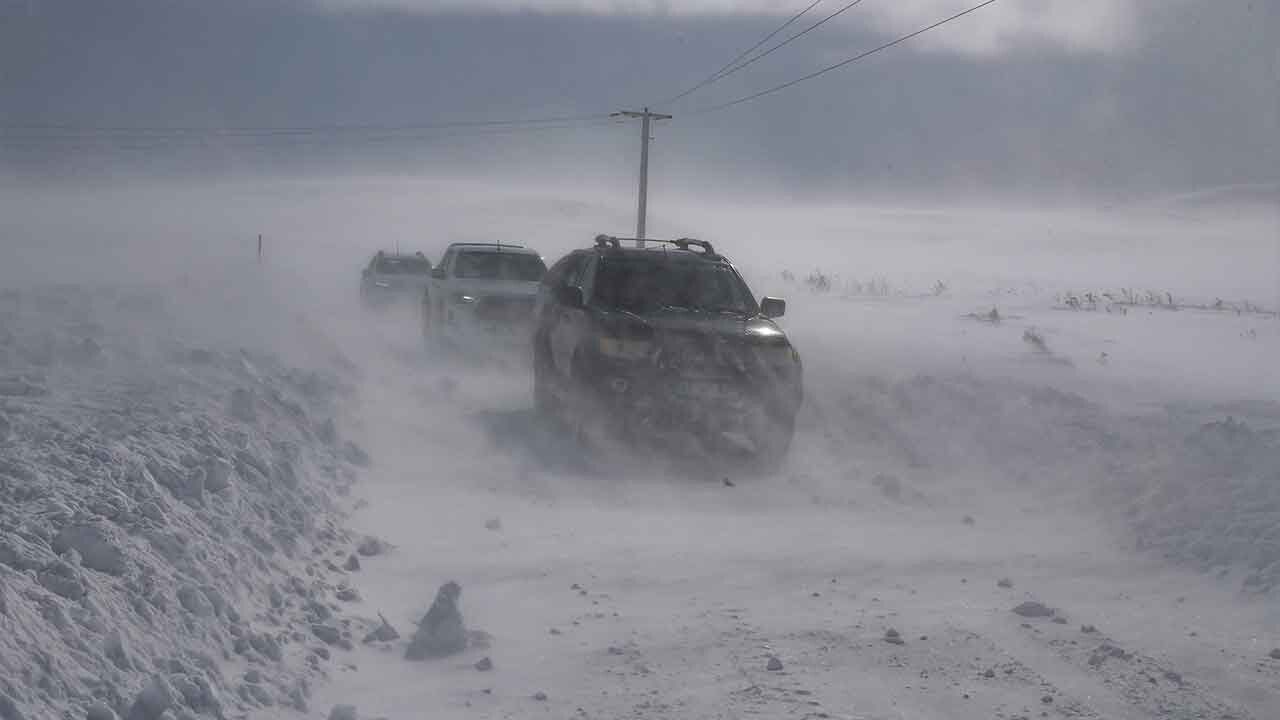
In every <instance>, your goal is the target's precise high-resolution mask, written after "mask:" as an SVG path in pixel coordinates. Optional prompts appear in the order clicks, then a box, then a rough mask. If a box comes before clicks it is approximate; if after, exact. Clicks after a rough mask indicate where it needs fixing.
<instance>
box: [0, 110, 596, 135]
mask: <svg viewBox="0 0 1280 720" xmlns="http://www.w3.org/2000/svg"><path fill="white" fill-rule="evenodd" d="M607 119H609V114H608V113H595V114H589V115H562V116H549V117H540V118H524V119H505V120H457V121H450V122H439V123H419V124H406V125H376V124H360V125H356V124H351V125H343V124H336V125H312V126H301V127H290V126H258V127H252V126H240V127H211V126H153V127H139V126H100V125H70V124H35V123H29V124H5V125H0V132H6V133H7V132H10V131H23V132H27V131H32V132H46V133H63V134H64V135H72V134H74V133H80V134H82V135H100V136H111V135H124V136H129V135H162V136H163V135H178V136H188V135H189V136H218V137H239V136H246V137H258V136H275V135H285V136H287V135H317V134H348V133H368V132H385V133H398V132H414V131H421V130H447V129H455V128H501V127H515V128H518V127H525V126H528V127H530V128H536V127H540V126H548V125H556V124H561V123H581V122H592V121H600V120H607ZM72 136H73V135H72ZM0 137H3V136H0Z"/></svg>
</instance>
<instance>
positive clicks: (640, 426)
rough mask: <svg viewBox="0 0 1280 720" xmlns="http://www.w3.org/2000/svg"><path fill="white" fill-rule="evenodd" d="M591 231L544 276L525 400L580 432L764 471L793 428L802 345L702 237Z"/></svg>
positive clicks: (771, 302)
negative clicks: (641, 237)
mask: <svg viewBox="0 0 1280 720" xmlns="http://www.w3.org/2000/svg"><path fill="white" fill-rule="evenodd" d="M622 242H623V241H622V240H620V239H619V238H614V237H610V236H605V235H601V236H599V237H597V238H596V244H595V246H594V247H591V248H589V249H583V250H575V251H574V252H572V253H570V254H569V255H567V256H565V257H564V258H563V259H561V260H560V261H558V262H557V263H556V264H555V265H554V266H553V267H552V268H551V270H550V271H549V272H548V273H547V276H546V278H545V279H544V280H543V282H542V284H541V286H540V288H539V294H538V303H537V306H536V308H535V311H534V312H535V315H536V318H537V325H536V327H535V330H534V339H533V346H534V347H533V350H534V353H533V354H534V399H535V404H536V405H537V407H538V409H539V410H540V411H541V412H544V413H548V414H550V415H553V416H556V417H558V418H560V419H563V420H566V421H568V422H569V423H570V424H571V425H572V426H575V427H577V428H578V429H579V432H580V434H584V435H587V436H588V437H590V436H591V434H592V433H593V431H601V430H603V432H602V433H598V434H599V436H602V437H605V436H613V437H621V438H623V439H627V440H642V441H656V443H657V445H658V446H660V447H663V448H678V447H681V446H684V445H686V442H685V441H687V440H688V439H691V438H692V439H694V440H695V441H696V443H697V444H698V446H700V448H701V449H703V450H706V451H709V452H711V453H713V454H715V455H725V454H732V455H745V456H747V457H749V458H751V459H752V460H753V461H754V462H758V463H760V464H762V465H764V466H766V467H775V466H777V465H778V464H779V463H781V461H782V460H783V459H784V457H785V455H786V453H787V450H788V449H789V447H790V443H791V438H792V436H793V434H794V431H795V417H796V414H797V412H798V411H799V408H800V404H801V398H802V390H801V364H800V355H799V353H797V352H796V350H795V348H794V347H792V345H791V343H790V341H789V340H788V339H787V336H786V333H784V332H783V331H782V330H781V329H780V328H779V327H778V325H777V323H776V322H775V321H774V319H775V318H777V317H780V316H781V315H782V314H783V313H784V312H785V310H786V303H785V302H784V301H783V300H780V299H777V298H769V297H766V298H762V299H761V301H760V302H758V303H757V302H756V300H755V298H754V297H753V296H752V294H751V291H750V290H749V289H748V287H747V285H746V283H745V282H744V281H743V279H742V277H741V276H740V275H739V274H738V271H737V270H736V269H735V268H734V266H733V264H732V263H730V262H729V260H728V259H726V258H725V257H724V256H722V255H719V254H718V253H716V252H715V250H714V248H712V246H711V243H708V242H704V241H701V240H691V239H681V240H673V241H653V240H650V241H647V242H649V243H652V246H651V247H647V248H640V247H623V245H622Z"/></svg>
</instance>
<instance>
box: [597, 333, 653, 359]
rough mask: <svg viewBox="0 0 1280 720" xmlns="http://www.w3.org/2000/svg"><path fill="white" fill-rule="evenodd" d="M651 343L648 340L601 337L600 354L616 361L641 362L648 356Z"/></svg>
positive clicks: (651, 346)
mask: <svg viewBox="0 0 1280 720" xmlns="http://www.w3.org/2000/svg"><path fill="white" fill-rule="evenodd" d="M652 348H653V343H651V342H649V341H648V340H642V339H633V338H620V337H608V336H602V337H601V338H600V344H599V350H600V354H601V355H604V356H605V357H609V358H614V359H616V360H632V361H634V360H643V359H644V358H645V357H647V356H648V355H649V351H650V350H651V349H652Z"/></svg>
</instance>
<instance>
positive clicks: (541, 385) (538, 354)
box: [533, 340, 559, 419]
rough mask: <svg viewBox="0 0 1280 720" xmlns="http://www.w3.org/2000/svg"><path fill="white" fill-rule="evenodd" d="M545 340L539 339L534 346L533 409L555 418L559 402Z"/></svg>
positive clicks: (546, 416)
mask: <svg viewBox="0 0 1280 720" xmlns="http://www.w3.org/2000/svg"><path fill="white" fill-rule="evenodd" d="M548 354H549V351H548V350H547V349H546V341H545V340H537V341H535V342H534V346H533V409H534V410H535V411H536V412H537V413H538V414H539V415H541V416H542V417H545V418H548V419H550V418H555V417H556V415H557V410H558V409H559V408H558V405H559V403H557V402H556V397H555V392H554V391H553V389H552V385H551V383H552V382H553V378H552V377H551V373H552V372H554V371H553V369H552V367H551V359H550V358H549V357H548Z"/></svg>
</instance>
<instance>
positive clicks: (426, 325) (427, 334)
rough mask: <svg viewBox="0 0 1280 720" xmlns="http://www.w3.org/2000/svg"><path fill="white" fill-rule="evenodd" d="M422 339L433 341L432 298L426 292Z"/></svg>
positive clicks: (423, 301)
mask: <svg viewBox="0 0 1280 720" xmlns="http://www.w3.org/2000/svg"><path fill="white" fill-rule="evenodd" d="M422 339H423V341H424V342H427V343H430V342H431V298H430V297H428V296H427V295H425V294H424V295H423V296H422Z"/></svg>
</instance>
